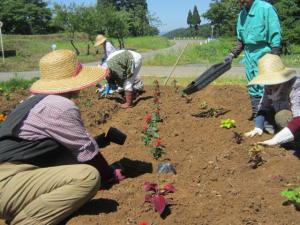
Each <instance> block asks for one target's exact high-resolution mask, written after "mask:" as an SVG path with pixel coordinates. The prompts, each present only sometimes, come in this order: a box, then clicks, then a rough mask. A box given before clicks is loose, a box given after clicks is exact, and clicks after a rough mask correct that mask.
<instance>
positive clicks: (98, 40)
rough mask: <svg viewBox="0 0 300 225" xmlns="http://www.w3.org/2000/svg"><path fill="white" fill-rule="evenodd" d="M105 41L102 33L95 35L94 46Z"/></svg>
mask: <svg viewBox="0 0 300 225" xmlns="http://www.w3.org/2000/svg"><path fill="white" fill-rule="evenodd" d="M104 41H106V37H104V36H103V35H102V34H99V35H97V37H96V42H95V45H94V46H95V47H97V46H99V45H102V44H103V43H104Z"/></svg>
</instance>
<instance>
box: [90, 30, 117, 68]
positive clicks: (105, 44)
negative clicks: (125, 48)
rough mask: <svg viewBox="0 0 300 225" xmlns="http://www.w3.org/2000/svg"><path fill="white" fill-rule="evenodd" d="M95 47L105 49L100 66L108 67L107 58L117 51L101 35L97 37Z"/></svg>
mask: <svg viewBox="0 0 300 225" xmlns="http://www.w3.org/2000/svg"><path fill="white" fill-rule="evenodd" d="M94 46H95V47H98V46H102V47H103V57H102V59H101V61H100V65H102V66H106V61H107V57H108V56H109V55H110V54H111V53H113V52H115V51H116V50H117V49H116V48H115V47H114V46H113V44H112V43H111V42H110V41H109V40H107V38H106V37H105V36H104V35H102V34H99V35H97V37H96V41H95V45H94Z"/></svg>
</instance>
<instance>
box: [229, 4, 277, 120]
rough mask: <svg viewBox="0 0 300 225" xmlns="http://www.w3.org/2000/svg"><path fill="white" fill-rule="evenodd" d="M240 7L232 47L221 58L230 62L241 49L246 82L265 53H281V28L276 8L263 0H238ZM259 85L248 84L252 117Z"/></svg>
mask: <svg viewBox="0 0 300 225" xmlns="http://www.w3.org/2000/svg"><path fill="white" fill-rule="evenodd" d="M238 2H240V4H241V6H242V10H241V11H240V13H239V16H238V20H237V26H236V33H237V42H236V46H235V48H233V49H232V50H231V51H230V53H229V54H228V55H227V56H226V57H225V58H224V61H226V62H228V61H230V62H232V60H233V58H237V57H238V56H239V55H240V54H241V52H242V51H243V52H244V58H243V60H242V63H243V64H244V65H245V70H246V79H247V81H248V82H250V81H251V80H252V79H253V78H254V77H256V75H257V73H258V68H257V63H258V60H259V59H260V58H261V57H262V56H263V55H264V54H266V53H272V54H276V55H280V54H281V41H282V37H281V27H280V22H279V18H278V15H277V12H276V9H275V8H274V7H273V6H272V5H271V4H269V3H268V2H266V1H263V0H238ZM263 92H264V87H263V86H261V85H251V86H248V93H249V96H250V100H251V106H252V115H251V117H250V118H249V120H252V119H254V118H255V116H256V114H257V109H258V104H259V101H260V99H261V97H262V96H263Z"/></svg>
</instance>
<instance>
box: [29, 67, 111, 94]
mask: <svg viewBox="0 0 300 225" xmlns="http://www.w3.org/2000/svg"><path fill="white" fill-rule="evenodd" d="M107 74H108V70H107V69H105V68H102V67H96V66H87V67H85V66H84V67H82V69H81V71H80V73H79V74H78V75H77V76H74V77H71V78H66V79H61V80H43V79H40V80H38V81H36V82H34V83H33V84H32V86H31V87H30V92H31V93H39V94H61V93H66V92H72V91H78V90H82V89H84V88H87V87H90V86H92V85H95V84H96V83H97V82H99V81H101V80H104V79H105V78H106V76H107Z"/></svg>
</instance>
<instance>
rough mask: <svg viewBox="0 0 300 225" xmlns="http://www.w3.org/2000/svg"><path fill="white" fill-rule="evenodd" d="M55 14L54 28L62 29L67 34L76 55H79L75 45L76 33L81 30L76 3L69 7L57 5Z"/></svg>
mask: <svg viewBox="0 0 300 225" xmlns="http://www.w3.org/2000/svg"><path fill="white" fill-rule="evenodd" d="M53 13H54V17H53V20H52V24H53V25H54V26H57V27H60V28H62V29H63V30H65V31H66V32H67V34H68V38H69V41H70V43H71V45H72V46H73V48H74V50H75V51H76V54H77V55H79V54H80V52H79V50H78V48H77V47H76V46H75V43H74V38H75V32H78V31H79V29H80V21H79V17H78V15H77V6H76V5H75V4H74V3H73V4H70V5H69V6H66V5H58V4H55V5H54V9H53Z"/></svg>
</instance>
